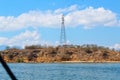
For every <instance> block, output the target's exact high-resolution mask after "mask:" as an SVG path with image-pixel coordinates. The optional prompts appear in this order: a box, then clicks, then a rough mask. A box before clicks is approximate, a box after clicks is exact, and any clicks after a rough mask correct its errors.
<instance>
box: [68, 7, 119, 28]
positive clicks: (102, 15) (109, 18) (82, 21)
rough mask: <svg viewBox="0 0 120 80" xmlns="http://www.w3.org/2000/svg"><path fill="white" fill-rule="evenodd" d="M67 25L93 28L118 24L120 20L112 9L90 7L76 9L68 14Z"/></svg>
mask: <svg viewBox="0 0 120 80" xmlns="http://www.w3.org/2000/svg"><path fill="white" fill-rule="evenodd" d="M66 22H67V25H68V26H69V25H71V26H80V25H82V26H83V27H84V28H91V27H96V26H108V27H110V26H118V25H119V24H120V23H119V20H117V16H116V14H115V13H113V12H112V11H110V10H106V9H104V8H103V7H100V8H96V9H95V8H93V7H88V8H86V9H84V10H76V11H74V12H71V13H68V14H67V15H66Z"/></svg>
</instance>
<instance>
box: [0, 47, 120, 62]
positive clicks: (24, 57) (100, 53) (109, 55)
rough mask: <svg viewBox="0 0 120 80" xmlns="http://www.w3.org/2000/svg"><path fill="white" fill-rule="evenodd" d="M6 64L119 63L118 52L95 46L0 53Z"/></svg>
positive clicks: (14, 49) (32, 48)
mask: <svg viewBox="0 0 120 80" xmlns="http://www.w3.org/2000/svg"><path fill="white" fill-rule="evenodd" d="M0 53H1V55H2V57H3V58H4V60H5V61H6V62H40V63H43V62H62V61H85V62H107V61H120V52H119V51H115V50H114V49H112V50H111V49H109V48H105V47H102V46H97V45H82V46H75V45H67V46H57V47H52V46H49V47H43V46H34V45H33V46H26V47H25V49H21V50H20V49H16V48H10V49H6V50H4V51H0Z"/></svg>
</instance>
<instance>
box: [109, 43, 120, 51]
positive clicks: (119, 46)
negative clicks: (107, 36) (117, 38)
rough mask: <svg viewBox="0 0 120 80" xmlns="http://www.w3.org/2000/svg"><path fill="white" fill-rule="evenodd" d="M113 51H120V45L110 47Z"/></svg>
mask: <svg viewBox="0 0 120 80" xmlns="http://www.w3.org/2000/svg"><path fill="white" fill-rule="evenodd" d="M110 48H111V49H112V48H114V49H116V50H120V44H115V45H113V46H111V47H110Z"/></svg>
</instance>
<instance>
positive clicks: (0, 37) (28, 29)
mask: <svg viewBox="0 0 120 80" xmlns="http://www.w3.org/2000/svg"><path fill="white" fill-rule="evenodd" d="M119 3H120V0H0V46H2V45H9V46H21V47H24V46H25V45H32V44H42V45H44V44H45V45H58V44H59V40H60V27H61V15H62V14H64V15H65V27H66V35H67V43H68V44H75V45H76V44H78V45H82V44H97V45H100V46H107V47H113V48H116V49H118V48H120V35H119V33H120V5H119Z"/></svg>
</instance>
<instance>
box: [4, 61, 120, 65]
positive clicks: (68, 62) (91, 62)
mask: <svg viewBox="0 0 120 80" xmlns="http://www.w3.org/2000/svg"><path fill="white" fill-rule="evenodd" d="M6 63H33V64H34V63H36V64H38V63H120V61H60V62H59V61H58V62H56V61H55V62H6Z"/></svg>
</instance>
